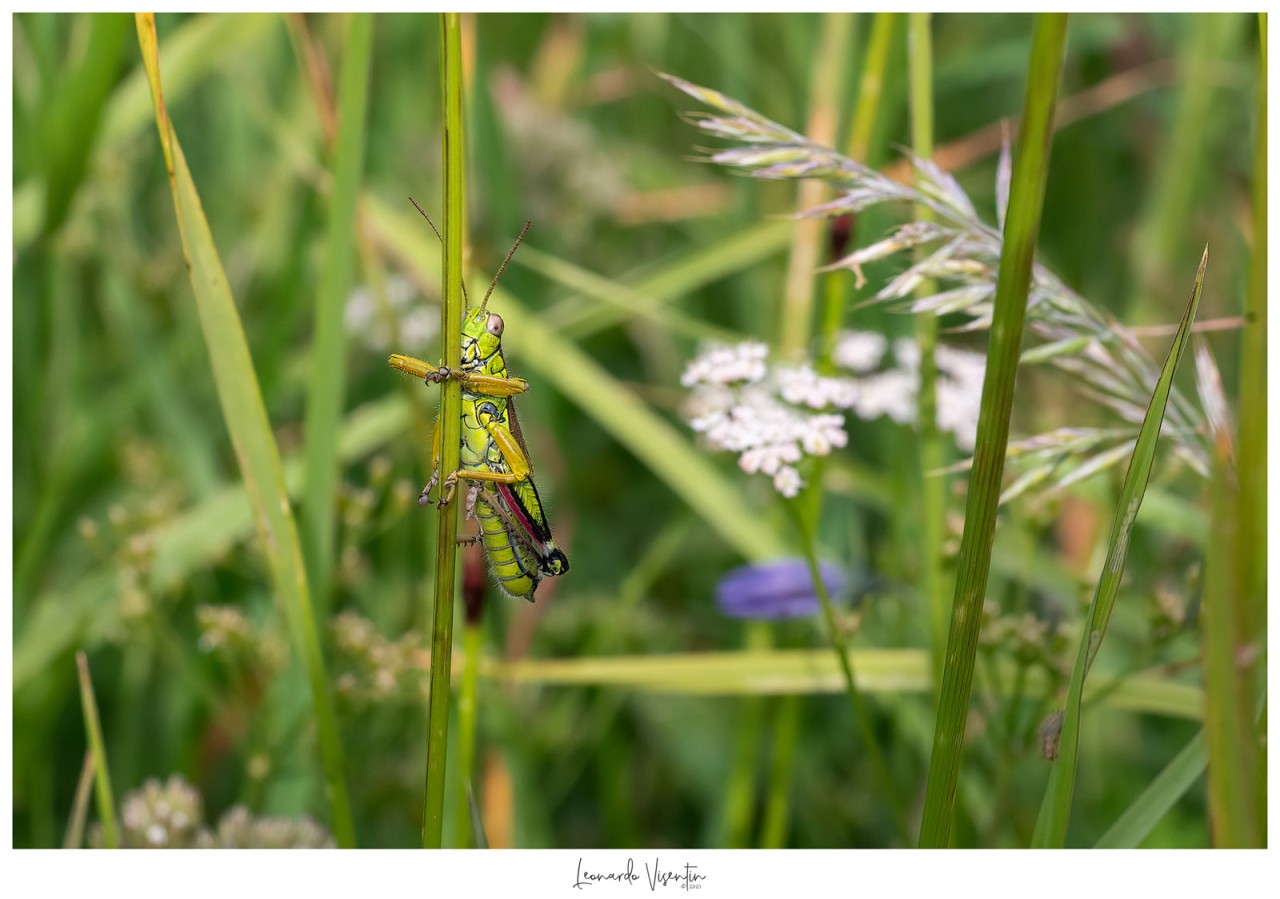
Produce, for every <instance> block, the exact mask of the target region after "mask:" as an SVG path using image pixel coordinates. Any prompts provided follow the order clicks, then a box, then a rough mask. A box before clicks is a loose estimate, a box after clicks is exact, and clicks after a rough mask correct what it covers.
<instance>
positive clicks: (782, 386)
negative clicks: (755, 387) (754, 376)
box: [774, 365, 858, 409]
mask: <svg viewBox="0 0 1280 899" xmlns="http://www.w3.org/2000/svg"><path fill="white" fill-rule="evenodd" d="M774 378H775V379H776V381H777V383H778V393H779V394H781V396H782V398H783V399H784V400H786V401H787V402H788V403H792V404H794V405H796V406H808V407H809V408H811V409H827V408H829V407H831V406H836V407H838V408H841V409H848V408H850V407H851V406H853V404H854V403H855V402H856V401H857V395H858V385H857V383H856V382H855V381H853V380H851V379H849V378H826V377H823V376H821V375H819V374H818V373H817V372H816V371H814V370H813V368H812V366H809V365H798V366H793V367H789V368H780V369H778V370H777V372H776V373H775V374H774Z"/></svg>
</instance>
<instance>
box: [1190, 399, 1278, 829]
mask: <svg viewBox="0 0 1280 899" xmlns="http://www.w3.org/2000/svg"><path fill="white" fill-rule="evenodd" d="M1221 424H1222V425H1223V427H1222V428H1221V429H1219V430H1217V431H1216V433H1215V438H1216V441H1215V450H1216V452H1215V453H1214V467H1213V469H1214V470H1213V479H1212V480H1211V481H1210V484H1209V492H1210V494H1211V499H1210V514H1209V523H1210V528H1209V546H1208V548H1207V549H1206V551H1205V559H1204V594H1203V598H1202V600H1201V606H1200V644H1201V653H1202V656H1203V658H1204V684H1205V704H1204V706H1205V712H1204V720H1205V734H1206V736H1207V738H1208V746H1209V783H1208V792H1209V824H1210V831H1211V833H1212V835H1213V844H1214V846H1216V847H1218V848H1229V849H1250V848H1255V847H1258V846H1261V845H1263V843H1262V839H1261V832H1260V830H1259V827H1260V825H1261V823H1262V814H1264V813H1265V806H1266V802H1265V801H1264V799H1263V797H1264V796H1265V793H1260V792H1259V791H1258V783H1257V777H1258V732H1257V729H1256V727H1255V725H1254V719H1255V717H1256V712H1257V689H1256V683H1257V681H1256V678H1257V663H1258V658H1259V656H1260V655H1261V654H1262V653H1263V652H1265V646H1266V644H1265V642H1262V641H1261V636H1260V634H1259V633H1258V631H1257V630H1256V629H1254V627H1253V621H1252V618H1253V616H1252V615H1251V614H1250V612H1251V611H1252V608H1251V605H1252V603H1251V602H1250V597H1249V596H1248V595H1247V594H1246V593H1245V589H1244V585H1245V582H1246V580H1247V568H1246V567H1240V566H1239V565H1238V564H1237V563H1239V562H1246V563H1247V561H1248V559H1247V554H1246V553H1245V552H1243V551H1242V549H1241V547H1240V545H1239V544H1240V533H1239V525H1240V517H1239V514H1238V505H1239V501H1240V494H1241V492H1242V490H1241V484H1240V483H1239V482H1238V481H1237V480H1236V471H1235V466H1234V459H1233V458H1232V456H1233V453H1232V446H1231V435H1230V433H1229V432H1228V431H1227V430H1226V427H1225V422H1223V423H1221ZM1250 549H1253V548H1252V547H1251V548H1250Z"/></svg>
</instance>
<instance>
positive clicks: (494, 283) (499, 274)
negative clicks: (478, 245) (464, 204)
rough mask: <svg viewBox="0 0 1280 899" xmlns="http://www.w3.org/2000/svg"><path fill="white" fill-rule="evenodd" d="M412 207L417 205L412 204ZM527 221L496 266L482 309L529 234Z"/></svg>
mask: <svg viewBox="0 0 1280 899" xmlns="http://www.w3.org/2000/svg"><path fill="white" fill-rule="evenodd" d="M413 205H415V206H416V205H418V204H417V203H414V204H413ZM530 224H532V223H531V222H529V221H527V220H526V221H525V223H524V227H523V228H521V229H520V236H519V237H517V238H516V242H515V243H513V244H512V245H511V249H510V250H508V251H507V258H506V259H503V260H502V265H500V266H498V271H497V273H496V274H495V275H494V276H493V281H492V282H491V283H490V284H489V290H488V291H486V292H485V295H484V300H483V301H482V302H481V303H480V308H481V309H483V308H485V306H487V305H488V304H489V295H490V294H492V293H493V289H494V288H495V287H497V286H498V279H499V278H501V277H502V273H503V271H505V270H506V268H507V263H508V262H510V261H511V257H512V256H514V255H515V254H516V248H517V247H519V246H520V241H522V240H524V236H525V235H526V234H528V233H529V225H530Z"/></svg>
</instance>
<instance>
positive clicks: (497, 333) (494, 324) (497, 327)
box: [484, 312, 502, 337]
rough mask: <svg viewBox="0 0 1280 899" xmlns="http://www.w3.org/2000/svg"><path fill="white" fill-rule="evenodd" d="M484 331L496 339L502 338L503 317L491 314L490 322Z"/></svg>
mask: <svg viewBox="0 0 1280 899" xmlns="http://www.w3.org/2000/svg"><path fill="white" fill-rule="evenodd" d="M484 329H485V330H486V331H488V332H489V333H490V334H492V335H493V336H494V337H501V336H502V316H501V315H499V314H498V313H496V312H492V313H490V314H489V321H488V323H487V324H485V326H484Z"/></svg>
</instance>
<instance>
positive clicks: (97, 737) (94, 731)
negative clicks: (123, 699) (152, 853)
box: [76, 652, 120, 849]
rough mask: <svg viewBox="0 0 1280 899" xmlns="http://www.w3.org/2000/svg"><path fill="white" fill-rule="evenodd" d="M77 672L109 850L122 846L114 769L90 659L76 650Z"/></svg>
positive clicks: (104, 838) (100, 810) (86, 732)
mask: <svg viewBox="0 0 1280 899" xmlns="http://www.w3.org/2000/svg"><path fill="white" fill-rule="evenodd" d="M76 671H77V672H78V673H79V677H80V706H81V708H82V709H83V710H84V730H85V734H86V735H87V736H88V738H89V752H90V754H91V755H92V756H93V781H94V792H95V793H96V795H97V797H98V817H99V818H101V819H102V842H103V845H105V846H106V847H107V848H108V849H119V848H120V830H119V828H118V826H117V825H116V802H115V797H114V795H113V794H112V792H111V772H110V771H109V770H108V769H107V748H106V746H105V745H104V744H103V742H102V724H101V723H100V722H99V721H98V700H97V699H96V698H94V695H93V681H92V680H91V679H90V677H89V660H88V658H86V657H85V654H84V653H83V652H77V653H76Z"/></svg>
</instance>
